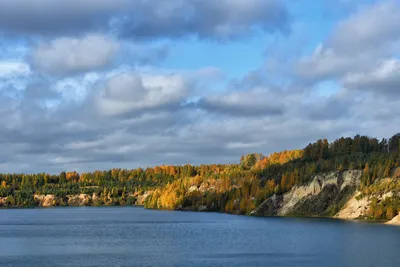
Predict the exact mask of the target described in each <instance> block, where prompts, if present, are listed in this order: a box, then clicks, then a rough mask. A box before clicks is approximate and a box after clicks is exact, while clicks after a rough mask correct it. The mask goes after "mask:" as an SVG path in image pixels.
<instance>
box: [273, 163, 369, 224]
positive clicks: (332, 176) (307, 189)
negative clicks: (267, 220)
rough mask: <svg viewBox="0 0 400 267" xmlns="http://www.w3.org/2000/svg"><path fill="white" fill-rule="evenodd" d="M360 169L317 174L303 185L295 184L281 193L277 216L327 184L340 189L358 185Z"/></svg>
mask: <svg viewBox="0 0 400 267" xmlns="http://www.w3.org/2000/svg"><path fill="white" fill-rule="evenodd" d="M361 175H362V171H358V170H354V171H345V172H343V173H342V175H340V173H339V172H330V173H324V174H318V175H316V176H315V177H314V179H313V180H312V182H311V183H309V184H308V185H304V186H295V187H293V188H292V189H291V190H290V191H289V192H288V193H286V194H284V195H283V205H282V207H281V208H280V209H279V211H278V215H279V216H285V215H288V214H289V213H291V212H292V211H293V208H294V207H295V205H296V204H297V203H299V202H300V201H302V200H304V199H306V198H308V197H310V196H314V195H318V194H319V193H321V191H322V189H323V188H324V187H326V186H328V185H335V186H337V187H339V190H340V191H342V190H343V189H344V188H346V186H355V187H356V186H358V185H359V183H360V178H361Z"/></svg>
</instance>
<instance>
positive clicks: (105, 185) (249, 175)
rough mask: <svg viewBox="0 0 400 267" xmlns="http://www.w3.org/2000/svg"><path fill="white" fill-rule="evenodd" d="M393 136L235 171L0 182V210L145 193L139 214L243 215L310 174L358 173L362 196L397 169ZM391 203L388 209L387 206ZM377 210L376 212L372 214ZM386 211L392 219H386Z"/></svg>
mask: <svg viewBox="0 0 400 267" xmlns="http://www.w3.org/2000/svg"><path fill="white" fill-rule="evenodd" d="M399 153H400V134H396V135H394V136H393V137H391V138H389V139H382V140H380V141H379V140H377V139H376V138H370V137H367V136H360V135H357V136H355V137H354V138H340V139H337V140H335V141H333V142H331V143H329V142H328V141H327V140H326V139H324V140H318V141H317V142H315V143H311V144H309V145H307V146H306V147H305V148H304V149H302V150H292V151H283V152H279V153H273V154H271V155H269V156H264V155H262V154H256V153H254V154H249V155H245V156H243V157H242V158H241V159H240V163H239V164H214V165H200V166H192V165H184V166H157V167H152V168H146V169H142V168H137V169H133V170H127V169H112V170H109V171H95V172H90V173H77V172H62V173H60V174H59V175H50V174H45V173H41V174H0V205H2V206H7V207H15V206H35V205H38V200H37V199H36V198H35V197H34V196H35V195H54V196H55V197H56V198H57V202H56V205H68V198H69V196H71V195H79V194H87V195H93V196H95V198H94V199H96V201H95V202H92V203H88V205H131V204H134V203H136V200H137V199H136V198H137V196H140V195H142V194H143V193H144V192H147V191H149V192H151V193H152V194H151V196H149V197H148V198H147V201H146V207H148V208H165V209H192V210H199V209H200V210H214V211H222V212H229V213H240V214H247V213H249V212H250V211H251V210H253V209H254V208H255V207H257V206H258V205H259V204H260V203H262V202H263V201H264V200H266V199H267V198H269V197H271V196H272V195H274V194H282V193H285V192H287V191H289V190H290V189H291V188H292V187H293V186H296V185H301V184H305V183H308V182H309V181H310V180H311V179H312V178H313V176H314V175H315V174H317V173H323V172H331V171H344V170H363V173H364V174H363V177H362V183H361V187H362V189H368V188H369V187H370V186H371V185H373V184H374V182H375V181H376V180H377V179H380V178H385V177H389V176H391V175H392V172H393V171H394V170H395V169H396V168H397V167H399V166H400V157H399ZM392 202H393V203H392ZM392 202H391V203H390V204H388V205H390V208H388V210H389V211H387V209H386V208H385V207H386V206H385V205H384V203H381V202H380V203H379V205H381V206H382V205H383V206H384V207H383V208H382V207H381V206H379V205H378V204H377V205H374V206H376V209H383V211H382V212H375V211H371V218H380V219H387V218H388V217H391V215H392V214H395V213H396V212H397V209H399V208H400V206H398V204H396V203H398V201H397V200H395V201H392ZM378 206H379V207H378ZM392 210H393V212H392Z"/></svg>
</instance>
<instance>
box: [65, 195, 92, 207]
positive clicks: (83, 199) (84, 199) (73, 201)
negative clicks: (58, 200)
mask: <svg viewBox="0 0 400 267" xmlns="http://www.w3.org/2000/svg"><path fill="white" fill-rule="evenodd" d="M67 197H68V205H69V206H88V205H89V203H90V201H91V198H90V196H88V195H86V194H80V195H69V196H67Z"/></svg>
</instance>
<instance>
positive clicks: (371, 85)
mask: <svg viewBox="0 0 400 267" xmlns="http://www.w3.org/2000/svg"><path fill="white" fill-rule="evenodd" d="M343 84H344V86H345V87H347V88H350V89H358V90H370V91H373V92H377V93H389V94H393V93H400V61H399V60H397V59H391V60H385V61H383V62H381V63H379V64H377V66H376V67H374V68H372V69H371V70H370V71H365V72H355V73H349V74H347V75H346V76H345V77H344V79H343Z"/></svg>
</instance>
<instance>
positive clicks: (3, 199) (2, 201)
mask: <svg viewBox="0 0 400 267" xmlns="http://www.w3.org/2000/svg"><path fill="white" fill-rule="evenodd" d="M6 202H7V197H0V206H4V205H6Z"/></svg>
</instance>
